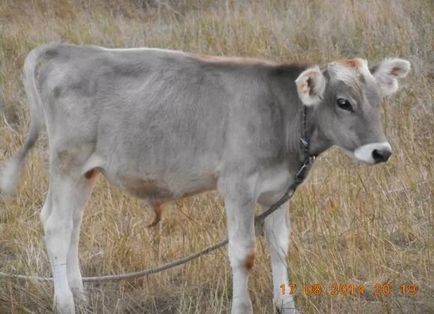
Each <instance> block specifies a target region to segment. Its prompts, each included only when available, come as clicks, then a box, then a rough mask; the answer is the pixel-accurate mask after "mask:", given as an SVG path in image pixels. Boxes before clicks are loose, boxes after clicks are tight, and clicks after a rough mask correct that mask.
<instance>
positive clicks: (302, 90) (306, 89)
mask: <svg viewBox="0 0 434 314" xmlns="http://www.w3.org/2000/svg"><path fill="white" fill-rule="evenodd" d="M295 84H296V85H297V92H298V97H300V99H301V101H302V103H303V104H305V105H306V106H313V105H316V104H318V103H320V101H321V99H322V98H323V95H324V90H325V86H326V79H325V77H324V75H323V74H322V72H321V70H320V69H319V67H318V66H317V65H316V66H314V67H311V68H308V69H306V70H304V71H303V72H302V73H301V74H300V75H299V76H298V77H297V79H296V80H295Z"/></svg>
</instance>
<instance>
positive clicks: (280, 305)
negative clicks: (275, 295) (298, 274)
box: [274, 295, 300, 314]
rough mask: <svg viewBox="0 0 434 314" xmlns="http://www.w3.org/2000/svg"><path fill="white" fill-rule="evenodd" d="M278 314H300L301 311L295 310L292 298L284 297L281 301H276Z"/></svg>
mask: <svg viewBox="0 0 434 314" xmlns="http://www.w3.org/2000/svg"><path fill="white" fill-rule="evenodd" d="M274 304H275V305H276V310H277V313H279V314H300V312H299V311H297V310H296V309H295V303H294V299H293V298H292V296H287V295H285V296H283V297H281V298H279V300H275V301H274Z"/></svg>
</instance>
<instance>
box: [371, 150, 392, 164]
mask: <svg viewBox="0 0 434 314" xmlns="http://www.w3.org/2000/svg"><path fill="white" fill-rule="evenodd" d="M390 155H392V152H391V151H390V150H388V149H374V150H373V151H372V158H374V160H375V162H385V161H387V160H388V159H389V157H390Z"/></svg>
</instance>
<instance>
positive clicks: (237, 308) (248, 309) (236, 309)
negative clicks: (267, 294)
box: [231, 300, 253, 314]
mask: <svg viewBox="0 0 434 314" xmlns="http://www.w3.org/2000/svg"><path fill="white" fill-rule="evenodd" d="M231 314H253V306H252V302H251V301H250V300H248V301H244V302H233V303H232V311H231Z"/></svg>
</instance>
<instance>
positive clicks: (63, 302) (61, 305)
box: [53, 291, 75, 314]
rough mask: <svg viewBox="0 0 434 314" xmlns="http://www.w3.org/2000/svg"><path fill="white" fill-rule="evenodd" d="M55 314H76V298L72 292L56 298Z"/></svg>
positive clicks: (58, 295)
mask: <svg viewBox="0 0 434 314" xmlns="http://www.w3.org/2000/svg"><path fill="white" fill-rule="evenodd" d="M53 307H54V313H57V314H75V306H74V298H73V296H72V292H71V291H68V292H65V293H61V294H60V293H59V294H56V295H55V296H54V306H53Z"/></svg>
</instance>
